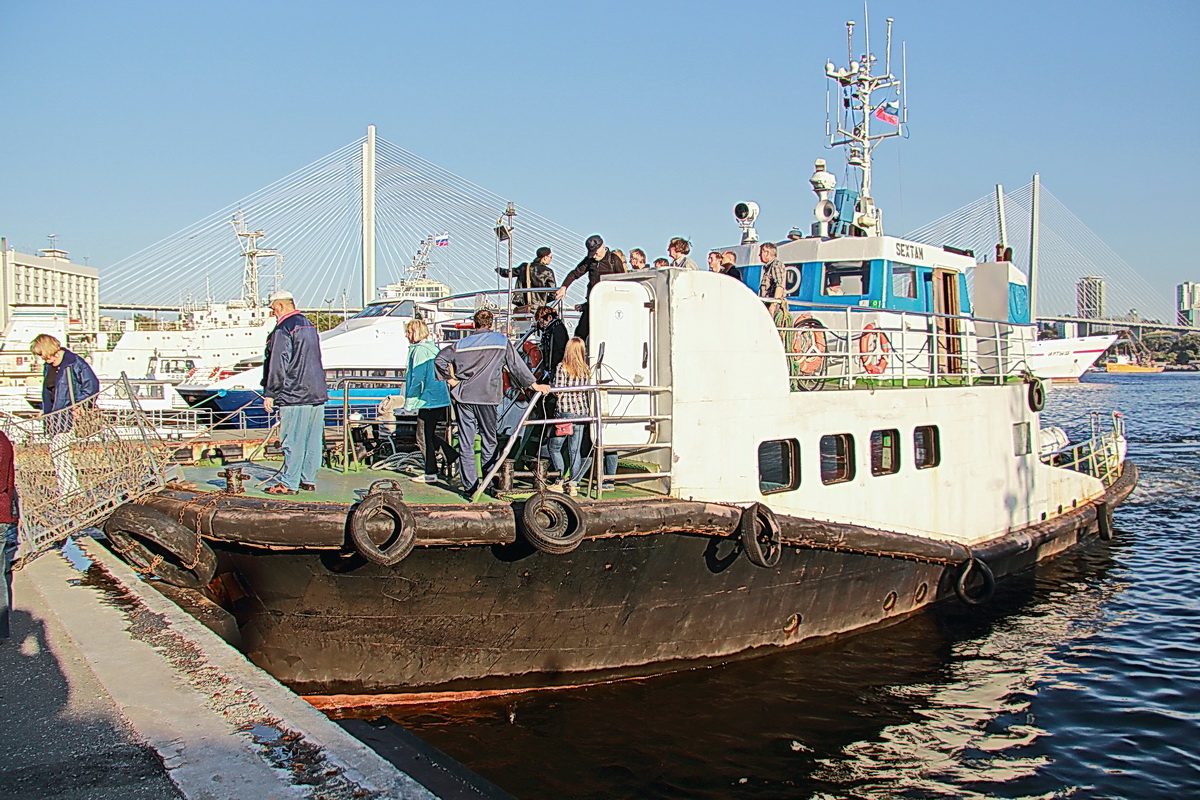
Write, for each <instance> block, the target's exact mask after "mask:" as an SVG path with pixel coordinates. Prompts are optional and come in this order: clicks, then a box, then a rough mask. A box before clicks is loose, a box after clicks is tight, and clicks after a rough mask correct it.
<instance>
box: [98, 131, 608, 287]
mask: <svg viewBox="0 0 1200 800" xmlns="http://www.w3.org/2000/svg"><path fill="white" fill-rule="evenodd" d="M372 195H374V198H373V199H374V202H373V203H372V202H371V200H372ZM507 205H508V201H507V200H506V199H505V198H503V197H501V196H500V195H498V194H496V193H494V192H491V191H488V190H487V189H484V188H482V187H480V186H476V185H475V184H473V183H471V182H470V181H468V180H466V179H464V178H461V177H459V176H458V175H455V174H454V173H452V172H450V171H448V170H445V169H442V168H441V167H438V166H437V165H435V164H432V163H430V162H428V161H426V160H424V159H422V158H420V157H418V156H416V155H414V154H412V153H410V152H408V151H407V150H404V149H402V148H400V147H398V146H396V145H394V144H392V143H391V142H388V141H387V140H385V139H382V138H378V139H376V138H375V136H374V131H373V130H369V131H368V134H367V136H365V137H363V138H361V139H359V140H357V141H355V142H351V143H350V144H348V145H346V146H345V147H342V148H340V149H338V150H336V151H334V152H332V153H330V154H329V155H327V156H325V157H324V158H320V159H318V160H316V161H314V162H313V163H311V164H309V165H308V166H306V167H303V168H301V169H299V170H296V171H295V172H293V173H292V174H290V175H288V176H286V177H284V178H281V179H280V180H278V181H276V182H274V183H272V184H271V185H269V186H267V187H265V188H263V189H260V190H259V191H257V192H254V193H253V194H251V195H249V196H248V197H244V198H242V199H241V200H238V201H237V202H235V203H232V204H230V205H228V206H226V207H225V208H222V209H219V210H217V211H215V212H213V213H212V214H210V215H208V216H207V217H205V218H204V219H202V220H200V221H199V222H196V223H194V224H192V225H189V226H187V227H186V228H184V229H182V230H180V231H178V232H177V233H174V234H172V235H171V236H168V237H166V238H165V239H163V240H161V241H159V242H156V243H154V244H152V245H150V246H149V247H146V248H144V249H143V250H140V251H139V252H137V253H134V254H133V255H131V256H129V257H128V258H125V259H122V260H121V261H118V262H117V263H115V264H113V265H112V266H111V267H107V268H105V269H104V270H103V272H102V273H101V278H100V281H101V283H100V287H101V306H102V307H103V308H109V309H111V308H127V309H147V310H150V309H158V310H171V309H178V308H179V307H180V305H182V304H184V303H195V302H201V301H205V300H214V301H218V302H219V301H225V300H230V299H242V298H243V293H244V288H243V287H244V277H245V263H246V258H245V253H244V246H245V245H246V243H247V242H246V239H247V237H246V236H245V235H242V236H239V235H238V234H237V232H236V230H235V225H234V224H231V223H233V222H235V220H240V221H241V222H242V223H244V224H243V225H242V227H243V231H244V233H253V232H255V231H262V232H263V235H262V236H261V237H258V238H257V240H256V246H257V247H258V248H269V249H270V251H269V252H268V253H265V254H264V253H262V252H261V251H260V257H259V261H260V265H259V266H260V269H259V276H258V277H259V290H258V292H257V295H258V299H260V300H261V299H262V298H265V297H266V296H267V295H269V294H270V293H271V292H272V291H273V290H275V289H276V288H282V289H286V290H287V291H290V292H292V294H293V295H295V297H296V301H297V305H299V306H301V307H303V308H312V309H317V308H322V307H326V308H328V307H333V308H337V309H341V308H342V307H343V305H345V306H346V307H349V308H360V307H361V306H362V304H363V299H364V291H363V285H364V275H367V276H370V275H371V274H372V272H371V271H368V270H367V269H366V268H367V267H368V262H369V261H373V262H374V269H373V274H374V276H375V279H374V281H373V284H374V285H372V286H369V287H368V288H369V289H374V288H375V287H376V286H382V285H386V284H388V283H393V282H396V281H399V280H401V279H402V278H403V277H405V274H404V273H405V270H406V269H407V268H408V267H409V266H410V265H411V263H412V260H413V256H414V254H415V253H416V252H417V251H418V249H419V248H420V246H421V243H422V241H423V240H425V239H428V238H430V237H436V238H437V239H438V240H439V241H440V240H442V238H443V237H444V239H445V241H446V242H447V245H446V246H444V247H442V246H438V247H433V248H432V249H431V257H430V268H429V277H432V278H435V279H437V280H440V281H442V282H443V283H446V284H448V285H449V286H450V287H451V289H452V290H453V291H455V292H465V291H473V290H479V289H485V288H497V289H499V288H506V287H507V285H508V281H507V279H501V278H500V277H499V276H498V275H497V274H496V272H495V268H496V267H497V266H507V264H508V250H507V243H504V244H503V245H502V244H501V243H500V242H499V241H498V239H497V236H496V233H495V228H496V225H497V222H498V220H499V219H500V218H501V216H502V215H503V213H504V211H505V209H506V207H507ZM515 210H516V217H515V219H514V220H513V226H512V227H513V233H512V242H513V245H514V255H513V257H514V260H515V263H520V262H521V261H529V260H531V259H532V257H533V255H534V251H535V250H536V249H537V248H538V247H541V246H548V247H550V248H551V249H552V250H553V252H554V254H555V264H554V266H555V270H556V273H557V274H558V275H559V276H560V277H561V276H562V275H563V274H564V272H565V269H569V268H571V267H574V266H575V264H576V263H578V262H579V260H580V259H581V258H583V255H584V251H583V240H584V236H582V235H580V234H578V233H576V232H574V231H571V230H568V229H567V228H564V227H563V226H561V225H558V224H556V223H554V222H552V221H551V220H548V219H546V218H545V217H542V216H540V215H538V214H536V213H534V212H533V211H530V210H529V209H527V208H524V207H522V206H516V209H515ZM372 218H373V219H372ZM372 222H373V224H371V223H372ZM372 239H373V242H372ZM364 241H366V243H367V244H366V246H365V247H364ZM372 243H373V245H374V246H373V247H372V246H371V245H372ZM264 255H268V256H270V257H269V258H264V257H263V256H264ZM368 281H369V282H371V281H370V278H369V277H368ZM573 288H574V287H573Z"/></svg>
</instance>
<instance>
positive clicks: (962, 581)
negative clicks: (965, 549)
mask: <svg viewBox="0 0 1200 800" xmlns="http://www.w3.org/2000/svg"><path fill="white" fill-rule="evenodd" d="M976 572H978V573H979V574H980V575H981V576H982V577H983V584H982V585H981V586H980V587H979V592H978V593H977V594H971V592H970V591H969V590H968V589H967V584H968V583H969V582H970V580H971V576H972V575H973V574H975V573H976ZM995 591H996V576H995V574H993V573H992V568H991V567H989V566H988V564H987V562H986V561H984V560H983V559H982V558H978V557H976V556H971V558H970V559H968V560H966V561H964V562H963V563H962V566H960V567H959V568H958V579H957V580H956V581H955V582H954V593H955V594H956V595H958V599H959V600H961V601H963V602H964V603H966V604H967V605H969V606H977V605H981V604H983V603H986V602H987V601H988V600H990V599H992V594H993V593H994V592H995Z"/></svg>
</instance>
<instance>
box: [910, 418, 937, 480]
mask: <svg viewBox="0 0 1200 800" xmlns="http://www.w3.org/2000/svg"><path fill="white" fill-rule="evenodd" d="M940 463H942V444H941V441H940V440H939V437H938V429H937V426H936V425H921V426H918V427H917V428H916V429H915V430H913V466H915V467H916V468H917V469H930V468H931V467H936V466H937V465H938V464H940Z"/></svg>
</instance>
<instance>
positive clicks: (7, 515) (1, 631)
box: [0, 431, 18, 639]
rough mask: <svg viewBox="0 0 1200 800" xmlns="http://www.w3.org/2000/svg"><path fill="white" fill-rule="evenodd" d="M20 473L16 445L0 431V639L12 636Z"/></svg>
mask: <svg viewBox="0 0 1200 800" xmlns="http://www.w3.org/2000/svg"><path fill="white" fill-rule="evenodd" d="M17 511H18V509H17V475H16V468H15V467H14V465H13V446H12V442H10V441H9V440H8V437H7V436H5V435H4V432H3V431H0V531H3V540H4V541H3V545H2V546H0V568H2V570H3V574H4V591H2V592H0V639H7V638H8V637H9V628H8V616H9V612H10V611H11V610H12V570H13V562H14V561H15V560H16V558H17Z"/></svg>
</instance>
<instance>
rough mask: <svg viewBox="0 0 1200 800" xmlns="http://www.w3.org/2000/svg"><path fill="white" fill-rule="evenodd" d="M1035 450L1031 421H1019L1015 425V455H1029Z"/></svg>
mask: <svg viewBox="0 0 1200 800" xmlns="http://www.w3.org/2000/svg"><path fill="white" fill-rule="evenodd" d="M1032 451H1033V445H1032V444H1031V441H1030V437H1029V423H1028V422H1018V423H1016V424H1015V425H1013V455H1014V456H1027V455H1029V454H1030V453H1031V452H1032Z"/></svg>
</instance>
